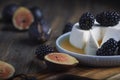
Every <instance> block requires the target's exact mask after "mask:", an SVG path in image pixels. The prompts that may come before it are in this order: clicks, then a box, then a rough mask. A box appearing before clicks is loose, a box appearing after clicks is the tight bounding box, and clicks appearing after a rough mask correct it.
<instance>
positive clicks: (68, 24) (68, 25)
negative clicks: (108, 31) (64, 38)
mask: <svg viewBox="0 0 120 80" xmlns="http://www.w3.org/2000/svg"><path fill="white" fill-rule="evenodd" d="M72 27H73V24H72V23H70V22H69V23H67V24H66V25H65V27H64V29H63V34H64V33H67V32H70V31H71V30H72Z"/></svg>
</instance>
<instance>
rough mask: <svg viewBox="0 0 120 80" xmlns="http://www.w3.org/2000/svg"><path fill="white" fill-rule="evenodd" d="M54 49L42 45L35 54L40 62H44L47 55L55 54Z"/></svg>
mask: <svg viewBox="0 0 120 80" xmlns="http://www.w3.org/2000/svg"><path fill="white" fill-rule="evenodd" d="M54 51H55V50H54V48H53V47H51V46H49V45H44V44H41V45H40V46H39V47H38V48H37V49H36V51H35V54H36V55H37V57H38V58H39V59H40V60H44V56H45V55H46V54H49V53H52V52H54Z"/></svg>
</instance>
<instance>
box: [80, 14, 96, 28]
mask: <svg viewBox="0 0 120 80" xmlns="http://www.w3.org/2000/svg"><path fill="white" fill-rule="evenodd" d="M94 21H95V20H94V16H93V15H92V14H91V13H89V12H86V13H84V14H83V15H82V16H81V17H80V19H79V27H80V29H83V30H89V29H91V28H92V26H93V24H94Z"/></svg>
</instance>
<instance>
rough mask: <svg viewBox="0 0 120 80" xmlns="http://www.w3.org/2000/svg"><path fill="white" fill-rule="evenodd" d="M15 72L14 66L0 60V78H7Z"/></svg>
mask: <svg viewBox="0 0 120 80" xmlns="http://www.w3.org/2000/svg"><path fill="white" fill-rule="evenodd" d="M14 73H15V68H14V67H13V66H12V65H11V64H8V63H6V62H4V61H0V80H1V79H8V78H10V77H12V76H13V74H14Z"/></svg>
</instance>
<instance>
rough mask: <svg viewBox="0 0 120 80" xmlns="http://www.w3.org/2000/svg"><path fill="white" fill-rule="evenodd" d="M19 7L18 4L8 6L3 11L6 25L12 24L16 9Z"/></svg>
mask: <svg viewBox="0 0 120 80" xmlns="http://www.w3.org/2000/svg"><path fill="white" fill-rule="evenodd" d="M18 7H19V5H17V4H8V5H6V6H5V7H4V8H3V10H2V20H3V21H4V22H6V23H12V17H13V14H14V12H15V11H16V9H17V8H18Z"/></svg>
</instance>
